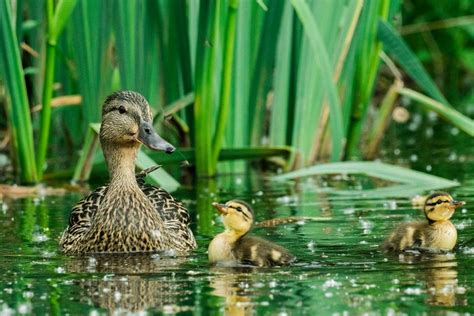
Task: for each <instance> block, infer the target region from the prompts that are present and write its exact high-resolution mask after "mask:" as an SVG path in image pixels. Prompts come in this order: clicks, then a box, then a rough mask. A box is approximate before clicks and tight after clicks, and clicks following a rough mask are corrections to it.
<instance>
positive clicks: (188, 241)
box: [59, 91, 196, 254]
mask: <svg viewBox="0 0 474 316" xmlns="http://www.w3.org/2000/svg"><path fill="white" fill-rule="evenodd" d="M99 138H100V143H101V146H102V150H103V153H104V156H105V160H106V162H107V167H108V170H109V174H110V183H109V184H108V185H105V186H101V187H99V188H97V189H96V190H95V191H93V192H92V193H90V194H89V195H88V196H87V197H85V198H84V199H82V200H81V201H79V202H78V203H77V204H76V205H75V206H74V207H73V209H72V211H71V214H70V217H69V225H68V226H67V228H66V230H65V231H64V232H63V234H62V236H61V239H60V242H59V244H60V247H61V250H62V251H63V252H64V253H66V254H82V253H109V252H112V253H117V252H126V253H128V252H154V251H163V250H171V251H175V252H177V253H178V254H181V253H183V254H185V253H188V252H189V251H191V250H192V249H194V248H196V241H195V239H194V236H193V233H192V231H191V230H190V228H189V223H190V217H189V214H188V211H187V210H186V209H185V208H184V207H183V205H182V204H181V203H180V202H179V201H177V200H175V199H174V198H173V197H172V196H171V195H170V194H169V193H168V192H166V191H165V190H163V189H161V188H158V187H155V186H152V185H149V184H146V183H145V182H144V181H143V177H144V176H145V175H146V172H145V173H142V174H139V176H138V178H136V177H135V159H136V156H137V153H138V150H139V148H140V145H141V144H144V145H145V146H147V147H149V148H150V149H153V150H162V151H165V152H166V153H171V152H173V151H174V147H173V146H172V145H171V144H169V143H168V142H166V141H165V140H164V139H162V138H161V137H160V136H159V135H158V134H157V133H156V132H155V131H154V129H153V126H152V114H151V110H150V106H149V105H148V102H147V101H146V99H145V98H144V97H143V96H142V95H140V94H138V93H136V92H133V91H119V92H115V93H113V94H112V95H110V96H109V97H107V99H106V100H105V102H104V105H103V108H102V125H101V127H100V133H99Z"/></svg>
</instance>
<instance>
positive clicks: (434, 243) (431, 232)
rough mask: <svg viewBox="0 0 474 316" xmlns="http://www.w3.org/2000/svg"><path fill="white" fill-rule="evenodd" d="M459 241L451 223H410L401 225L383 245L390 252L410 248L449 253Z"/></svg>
mask: <svg viewBox="0 0 474 316" xmlns="http://www.w3.org/2000/svg"><path fill="white" fill-rule="evenodd" d="M456 241H457V231H456V228H455V227H454V225H453V224H452V223H451V222H450V221H438V222H435V223H431V224H430V223H429V222H425V221H419V222H409V223H404V224H401V225H399V226H398V227H397V228H395V230H394V231H393V232H392V233H391V234H390V236H389V237H388V238H387V240H386V241H385V243H384V245H383V249H384V250H385V251H388V252H400V251H404V250H407V249H410V248H421V249H427V250H431V251H439V250H442V251H449V250H452V249H453V248H454V246H455V245H456Z"/></svg>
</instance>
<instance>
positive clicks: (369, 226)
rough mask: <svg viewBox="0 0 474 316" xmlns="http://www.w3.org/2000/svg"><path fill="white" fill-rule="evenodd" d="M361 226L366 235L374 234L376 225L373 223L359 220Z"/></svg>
mask: <svg viewBox="0 0 474 316" xmlns="http://www.w3.org/2000/svg"><path fill="white" fill-rule="evenodd" d="M359 224H360V226H361V227H362V229H363V230H364V234H365V235H367V234H370V233H371V232H372V228H374V223H373V222H372V221H368V220H363V219H361V220H359Z"/></svg>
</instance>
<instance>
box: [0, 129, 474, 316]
mask: <svg viewBox="0 0 474 316" xmlns="http://www.w3.org/2000/svg"><path fill="white" fill-rule="evenodd" d="M446 134H447V135H452V133H451V131H448V132H447V133H446ZM429 139H432V138H431V137H430V138H429ZM451 139H456V141H455V142H458V143H457V144H455V145H456V146H455V148H457V149H456V150H453V148H454V147H448V146H441V147H440V146H431V145H430V144H429V141H427V142H428V143H424V145H423V146H422V147H424V148H435V150H434V151H428V150H422V149H420V145H419V144H420V143H417V142H411V143H410V140H409V138H408V140H407V139H405V141H404V142H405V143H406V144H408V145H406V146H404V147H403V148H402V149H400V148H399V147H397V142H396V141H394V142H391V143H390V144H386V146H385V149H384V152H385V154H384V157H385V158H384V159H383V160H384V161H387V162H394V163H397V164H400V165H405V166H411V167H412V168H415V169H418V170H422V171H429V172H431V173H433V174H436V175H440V176H444V177H447V178H449V179H457V180H458V181H459V182H460V183H461V185H460V186H459V187H456V188H452V189H449V192H451V193H452V194H453V195H454V196H455V197H456V198H458V199H461V200H465V201H466V202H467V204H466V206H464V208H463V209H461V210H459V211H458V212H457V213H456V214H455V215H454V217H453V223H454V224H455V225H456V227H457V228H458V235H459V240H461V241H465V240H468V239H470V238H472V237H474V226H473V224H472V218H473V216H472V211H474V207H473V205H474V181H473V180H474V177H473V176H474V151H473V146H472V140H471V139H470V138H468V137H464V136H463V135H461V134H459V135H458V136H456V137H454V136H452V138H451ZM420 141H424V140H423V139H422V140H420ZM437 141H438V143H437V144H439V139H438V140H437ZM430 146H431V147H430ZM380 185H384V186H387V185H389V184H386V183H385V184H381V183H380V182H377V181H374V179H370V178H367V177H363V176H356V177H346V176H334V177H312V178H304V179H299V180H298V181H296V182H295V181H292V182H277V183H275V182H272V181H269V180H268V178H266V177H265V176H261V175H259V174H252V175H250V176H223V177H220V178H219V179H218V180H217V183H200V184H199V185H198V187H197V188H195V189H183V190H181V191H179V192H176V193H174V195H175V196H176V197H178V198H180V199H181V200H182V201H183V202H184V203H185V204H186V205H187V206H188V208H189V209H190V211H191V212H192V213H193V219H194V222H193V230H194V232H195V234H196V237H197V239H198V244H199V248H198V250H197V251H196V252H195V253H193V254H192V255H191V256H189V257H186V258H171V257H166V256H165V255H161V256H159V255H156V254H155V255H134V256H84V257H68V256H64V255H62V254H61V253H60V252H58V237H59V235H60V233H61V231H62V230H63V229H64V227H65V226H66V224H67V219H68V215H69V211H70V209H71V207H72V206H73V205H74V204H75V203H76V201H78V200H79V199H80V198H81V196H82V195H81V194H79V193H68V194H65V195H64V196H59V197H47V198H43V197H30V198H21V199H11V198H3V201H1V202H0V240H1V244H0V258H1V261H0V314H2V315H3V314H8V313H12V314H14V313H20V314H26V313H35V314H44V313H50V314H57V313H61V314H64V313H68V314H84V313H85V314H92V315H97V314H108V313H127V312H130V313H138V312H150V313H157V314H160V313H164V314H167V313H171V314H173V313H179V314H197V315H218V314H223V313H226V314H228V315H251V314H259V315H316V313H317V314H320V315H325V314H328V315H331V314H339V315H342V314H345V313H349V314H362V313H369V314H423V313H429V314H431V313H433V312H438V313H441V314H445V313H448V312H455V313H460V314H465V313H468V312H473V311H474V307H473V306H474V269H473V267H474V243H470V244H468V245H466V246H465V247H462V248H461V249H459V250H457V251H455V252H453V253H449V254H436V255H435V254H432V255H426V254H425V255H420V254H404V255H400V256H398V255H394V256H391V255H386V254H383V253H381V252H380V250H379V245H380V244H381V243H382V242H383V240H384V238H385V237H386V236H387V235H388V233H389V232H390V230H391V229H392V228H393V227H394V226H395V225H396V224H397V223H399V222H402V221H406V220H414V219H422V218H423V215H422V213H421V211H420V209H416V208H414V207H413V206H412V205H411V202H410V197H397V196H396V194H394V196H380V197H370V198H369V197H367V195H366V194H365V193H366V192H367V190H369V189H373V188H374V187H377V186H380ZM215 188H219V189H218V190H217V189H215ZM342 190H344V191H347V190H349V191H351V193H354V192H355V193H357V194H356V195H353V194H340V192H341V191H342ZM231 198H240V199H244V200H247V201H249V202H251V203H252V204H253V206H254V209H255V213H256V218H257V221H261V220H264V219H268V218H274V217H286V216H317V217H323V218H326V219H327V220H325V221H306V222H296V223H292V224H285V225H281V226H277V227H270V228H257V229H255V230H254V232H253V233H254V235H258V236H261V237H264V238H267V239H270V240H273V241H277V242H278V243H279V244H281V245H283V246H285V247H287V248H289V249H290V250H291V251H292V252H293V253H294V254H295V255H296V256H297V258H298V261H297V263H296V264H294V265H293V266H291V267H286V268H273V269H256V268H248V267H241V268H212V267H210V266H209V265H208V264H207V253H206V250H207V245H208V243H209V241H210V240H211V238H212V236H214V235H215V234H216V233H218V232H220V231H222V224H221V223H220V221H219V219H218V217H217V215H216V214H215V213H214V212H213V211H212V209H211V208H210V203H211V202H212V201H214V200H218V201H226V200H228V199H231ZM197 210H200V211H201V212H202V215H201V216H200V217H197V216H196V215H195V214H196V212H197Z"/></svg>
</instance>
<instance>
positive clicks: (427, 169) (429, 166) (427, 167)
mask: <svg viewBox="0 0 474 316" xmlns="http://www.w3.org/2000/svg"><path fill="white" fill-rule="evenodd" d="M425 169H426V171H428V172H430V171H431V169H433V167H431V165H427V166H426V168H425Z"/></svg>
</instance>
